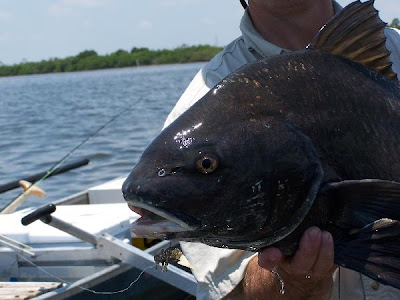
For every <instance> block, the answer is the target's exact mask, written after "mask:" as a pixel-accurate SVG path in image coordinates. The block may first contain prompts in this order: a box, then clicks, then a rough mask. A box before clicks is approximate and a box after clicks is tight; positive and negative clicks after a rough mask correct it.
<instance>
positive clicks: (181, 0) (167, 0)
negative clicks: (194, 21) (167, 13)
mask: <svg viewBox="0 0 400 300" xmlns="http://www.w3.org/2000/svg"><path fill="white" fill-rule="evenodd" d="M196 2H199V1H198V0H162V1H159V4H160V5H161V6H184V5H186V6H187V5H192V4H193V3H196Z"/></svg>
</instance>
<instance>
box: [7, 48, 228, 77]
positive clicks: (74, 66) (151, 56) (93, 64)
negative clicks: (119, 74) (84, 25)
mask: <svg viewBox="0 0 400 300" xmlns="http://www.w3.org/2000/svg"><path fill="white" fill-rule="evenodd" d="M221 50H222V47H214V46H209V45H198V46H186V45H183V46H181V47H178V48H175V49H172V50H167V49H163V50H150V49H148V48H136V47H134V48H132V49H131V51H130V52H128V51H125V50H117V51H115V52H114V53H111V54H107V55H99V54H97V52H96V51H94V50H85V51H83V52H81V53H79V54H78V55H76V56H70V57H67V58H52V59H49V60H42V61H40V62H22V63H19V64H15V65H8V66H7V65H2V66H0V76H16V75H28V74H44V73H55V72H74V71H85V70H98V69H108V68H122V67H131V66H138V65H156V64H157V65H158V64H173V63H190V62H199V61H208V60H210V59H211V58H212V57H213V56H215V55H216V54H217V53H218V52H219V51H221Z"/></svg>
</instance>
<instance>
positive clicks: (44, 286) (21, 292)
mask: <svg viewBox="0 0 400 300" xmlns="http://www.w3.org/2000/svg"><path fill="white" fill-rule="evenodd" d="M62 285H63V284H62V283H60V282H0V300H7V299H14V300H15V299H21V300H22V299H24V300H25V299H32V298H34V297H37V296H39V295H42V294H44V293H47V292H50V291H53V290H56V289H58V288H60V287H62Z"/></svg>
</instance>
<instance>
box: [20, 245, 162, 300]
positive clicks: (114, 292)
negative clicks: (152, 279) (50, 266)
mask: <svg viewBox="0 0 400 300" xmlns="http://www.w3.org/2000/svg"><path fill="white" fill-rule="evenodd" d="M17 255H18V256H19V257H21V258H22V259H24V260H25V261H27V262H28V263H30V264H31V265H32V266H34V267H36V268H38V269H39V270H40V271H42V272H44V273H46V274H47V275H50V276H51V277H53V278H55V279H57V280H59V281H61V282H63V283H66V284H70V285H72V284H73V282H69V281H67V280H65V279H62V278H60V277H58V276H56V275H54V274H52V273H50V272H49V271H47V270H45V269H44V268H42V267H40V266H38V265H37V264H35V263H34V262H33V261H30V260H29V259H27V258H26V257H25V256H23V255H21V254H19V253H17ZM153 267H154V265H151V266H148V267H146V268H144V269H143V271H142V272H140V274H139V275H138V276H137V277H136V279H135V280H134V281H132V282H131V283H130V284H129V285H128V286H127V287H126V288H124V289H122V290H118V291H113V292H98V291H95V290H92V289H88V288H85V287H83V286H80V285H78V286H76V287H78V288H80V289H82V290H84V291H87V292H91V293H93V294H97V295H113V294H120V293H124V292H126V291H127V290H129V289H130V288H131V287H132V285H134V284H135V283H136V282H137V281H138V280H139V279H140V277H141V276H142V275H143V273H144V272H145V271H146V270H148V269H150V268H153Z"/></svg>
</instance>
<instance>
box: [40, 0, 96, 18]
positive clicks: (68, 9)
mask: <svg viewBox="0 0 400 300" xmlns="http://www.w3.org/2000/svg"><path fill="white" fill-rule="evenodd" d="M102 3H103V0H59V1H58V2H55V3H53V4H52V5H50V7H49V8H48V12H49V13H50V14H51V15H55V16H62V15H72V14H76V13H77V12H79V10H81V9H87V8H93V7H98V6H100V5H101V4H102Z"/></svg>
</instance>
